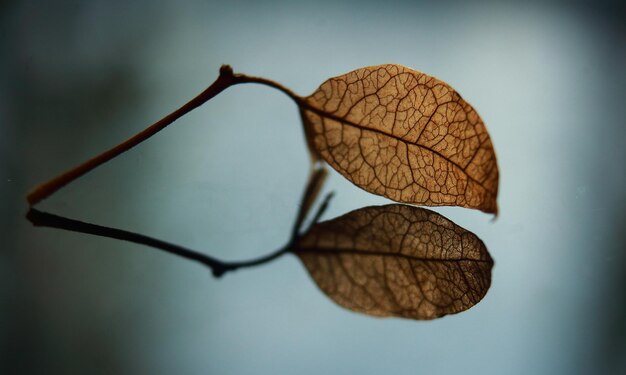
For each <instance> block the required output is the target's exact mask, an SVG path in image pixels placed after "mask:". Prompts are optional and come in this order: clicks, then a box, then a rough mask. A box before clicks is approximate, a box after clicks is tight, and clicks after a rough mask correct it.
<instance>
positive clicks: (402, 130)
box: [301, 64, 498, 213]
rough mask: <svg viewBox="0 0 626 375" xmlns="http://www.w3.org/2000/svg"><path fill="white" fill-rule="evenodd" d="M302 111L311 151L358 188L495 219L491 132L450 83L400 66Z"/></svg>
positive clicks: (354, 77)
mask: <svg viewBox="0 0 626 375" xmlns="http://www.w3.org/2000/svg"><path fill="white" fill-rule="evenodd" d="M301 112H302V115H303V116H302V117H303V121H304V126H305V132H306V134H307V138H308V142H309V146H310V147H311V148H312V150H311V152H312V153H313V154H314V157H321V158H323V159H324V160H326V162H328V163H329V164H330V165H331V166H332V167H333V168H335V169H336V170H337V171H339V172H340V173H341V174H342V175H344V176H345V177H346V178H348V179H349V180H350V181H352V182H353V183H354V184H356V185H358V186H359V187H361V188H363V189H365V190H367V191H369V192H371V193H374V194H379V195H383V196H385V197H387V198H390V199H393V200H395V201H398V202H406V203H413V204H420V205H427V206H462V207H470V208H477V209H480V210H482V211H485V212H489V213H497V210H498V208H497V203H496V197H497V195H498V167H497V164H496V156H495V153H494V150H493V146H492V144H491V139H490V138H489V134H488V133H487V129H486V128H485V125H484V124H483V122H482V120H481V119H480V117H479V116H478V114H477V113H476V111H475V110H474V109H473V108H472V106H470V105H469V104H468V103H467V102H466V101H465V100H463V99H462V98H461V96H460V95H459V94H458V93H457V92H456V91H454V89H453V88H452V87H450V86H449V85H448V84H447V83H445V82H443V81H440V80H438V79H436V78H434V77H431V76H429V75H426V74H424V73H420V72H418V71H415V70H412V69H409V68H406V67H403V66H401V65H395V64H388V65H379V66H371V67H366V68H361V69H357V70H354V71H352V72H350V73H347V74H344V75H342V76H338V77H334V78H331V79H329V80H327V81H326V82H324V83H323V84H322V85H321V86H320V87H319V88H318V89H317V91H315V92H314V93H313V94H312V95H311V96H309V97H307V98H305V100H304V104H302V105H301Z"/></svg>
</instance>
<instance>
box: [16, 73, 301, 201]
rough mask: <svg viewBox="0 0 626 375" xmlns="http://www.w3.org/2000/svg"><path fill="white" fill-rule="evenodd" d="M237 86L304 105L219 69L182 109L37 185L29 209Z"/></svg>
mask: <svg viewBox="0 0 626 375" xmlns="http://www.w3.org/2000/svg"><path fill="white" fill-rule="evenodd" d="M241 83H258V84H262V85H266V86H270V87H273V88H275V89H277V90H279V91H281V92H283V93H285V94H286V95H287V96H289V97H290V98H291V99H292V100H293V101H294V102H296V104H298V105H302V104H303V103H304V100H303V99H302V98H301V97H299V96H298V95H296V94H295V93H294V92H293V91H291V90H290V89H288V88H286V87H284V86H282V85H280V84H279V83H276V82H274V81H271V80H268V79H265V78H260V77H251V76H247V75H245V74H234V73H233V70H232V68H231V67H230V66H228V65H222V67H221V68H220V74H219V76H218V77H217V80H215V82H213V83H212V84H211V85H210V86H209V87H208V88H207V89H206V90H204V91H203V92H201V93H200V94H199V95H198V96H196V97H195V98H193V99H191V100H190V101H189V102H187V103H186V104H184V105H183V106H182V107H180V108H178V109H177V110H175V111H174V112H172V113H170V114H169V115H167V116H165V117H163V118H162V119H161V120H159V121H157V122H155V123H154V124H152V125H150V126H149V127H147V128H146V129H144V130H143V131H141V132H139V133H137V134H136V135H134V136H133V137H131V138H129V139H127V140H126V141H124V142H122V143H120V144H118V145H117V146H115V147H113V148H111V149H109V150H107V151H105V152H103V153H101V154H99V155H97V156H95V157H93V158H91V159H89V160H87V161H86V162H84V163H82V164H80V165H78V166H76V167H74V168H72V169H70V170H68V171H66V172H65V173H62V174H60V175H58V176H57V177H54V178H53V179H51V180H49V181H47V182H45V183H43V184H41V185H38V186H36V187H35V188H34V189H33V190H32V191H31V192H30V193H29V194H28V195H27V197H26V199H27V201H28V204H29V206H31V207H32V206H34V205H35V204H37V203H38V202H41V201H42V200H44V199H46V198H47V197H49V196H50V195H52V194H54V192H56V191H57V190H59V189H61V188H62V187H63V186H65V185H67V184H69V183H70V182H72V181H74V180H76V179H77V178H79V177H80V176H82V175H84V174H86V173H87V172H89V171H91V170H93V169H94V168H96V167H98V166H100V165H102V164H104V163H106V162H108V161H109V160H111V159H113V158H115V157H116V156H118V155H120V154H122V153H124V152H126V151H128V150H130V149H131V148H133V147H135V146H137V145H138V144H140V143H141V142H143V141H145V140H146V139H148V138H150V137H152V136H153V135H155V134H156V133H158V132H159V131H161V130H163V129H164V128H165V127H167V126H168V125H170V124H171V123H173V122H174V121H176V120H177V119H179V118H181V117H182V116H184V115H185V114H187V113H189V112H191V111H192V110H194V109H196V108H198V107H199V106H201V105H202V104H204V103H206V102H207V101H209V100H210V99H211V98H213V97H215V96H216V95H218V94H219V93H221V92H222V91H224V90H226V89H227V88H229V87H230V86H233V85H237V84H241Z"/></svg>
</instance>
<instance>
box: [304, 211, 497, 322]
mask: <svg viewBox="0 0 626 375" xmlns="http://www.w3.org/2000/svg"><path fill="white" fill-rule="evenodd" d="M294 252H295V253H296V255H297V256H298V257H299V258H300V259H301V260H302V262H303V263H304V265H305V267H306V268H307V270H308V271H309V272H310V274H311V276H312V277H313V279H314V280H315V282H316V283H317V285H318V286H319V287H320V289H321V290H322V291H323V292H324V293H326V294H327V295H328V296H329V297H330V298H331V299H333V300H334V301H335V302H337V303H338V304H339V305H341V306H343V307H346V308H348V309H351V310H354V311H358V312H362V313H366V314H369V315H374V316H397V317H403V318H412V319H434V318H438V317H441V316H443V315H446V314H454V313H458V312H460V311H463V310H467V309H469V308H470V307H472V306H473V305H475V304H476V303H478V302H479V301H480V300H481V299H482V298H483V296H484V295H485V293H487V290H488V289H489V286H490V284H491V268H492V266H493V260H492V259H491V257H490V256H489V253H488V252H487V249H486V248H485V245H484V244H483V242H482V241H481V240H480V239H479V238H478V237H476V235H474V234H473V233H471V232H468V231H467V230H465V229H463V228H461V227H459V226H458V225H456V224H454V223H453V222H451V221H450V220H448V219H446V218H445V217H443V216H441V215H439V214H437V213H435V212H433V211H430V210H427V209H424V208H418V207H413V206H406V205H399V204H392V205H386V206H372V207H365V208H361V209H359V210H356V211H352V212H350V213H348V214H346V215H344V216H341V217H339V218H336V219H333V220H330V221H326V222H322V223H319V224H316V225H314V226H313V227H312V228H311V230H310V231H309V232H308V233H306V234H305V235H303V236H302V237H301V238H300V239H299V240H298V241H297V243H296V244H295V250H294Z"/></svg>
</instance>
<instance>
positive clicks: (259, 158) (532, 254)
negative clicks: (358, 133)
mask: <svg viewBox="0 0 626 375" xmlns="http://www.w3.org/2000/svg"><path fill="white" fill-rule="evenodd" d="M625 19H626V17H625V15H624V12H623V9H622V8H620V2H619V1H615V2H598V1H595V2H589V3H586V2H576V1H574V2H539V1H537V2H532V1H531V2H527V1H526V2H519V3H512V2H499V1H493V2H488V1H487V2H463V1H459V2H450V1H442V2H437V3H435V2H433V3H430V2H428V3H420V2H411V1H406V2H396V1H370V2H368V1H354V2H340V1H311V2H296V1H284V2H279V1H272V2H260V1H259V2H256V1H249V2H241V1H224V2H218V1H199V0H198V1H172V2H169V3H166V2H159V1H156V2H155V1H147V0H137V1H124V2H121V1H120V2H116V1H108V0H106V1H105V0H96V1H84V2H81V1H69V0H66V1H48V2H46V1H3V2H2V3H0V155H1V161H0V168H1V169H0V193H1V200H0V204H1V205H2V206H1V207H0V209H1V212H2V215H0V224H1V225H0V228H1V229H0V231H1V232H0V235H1V236H2V245H1V246H2V250H1V251H0V353H1V354H0V355H1V357H0V366H1V367H0V372H1V373H5V374H17V373H20V374H26V373H33V374H172V373H179V374H206V373H214V374H352V373H359V374H421V373H423V374H433V375H434V374H450V373H467V374H592V373H593V374H623V373H626V320H625V319H626V295H625V293H624V290H625V288H626V269H625V268H626V245H625V244H626V235H625V234H624V229H625V228H626V199H625V198H626V167H625V162H626V151H625V148H624V140H625V139H626V124H625V120H624V119H625V118H626V109H625V108H626V105H625V104H626V74H625V73H624V67H625V66H626V31H625V30H626V28H625V21H624V20H625ZM223 63H229V64H232V66H233V67H234V69H235V71H238V72H245V73H247V74H252V75H259V76H263V77H267V78H271V79H274V80H276V81H278V82H281V83H283V84H284V85H286V86H288V87H290V88H292V89H293V90H294V91H295V92H297V93H300V94H302V95H308V94H309V93H311V92H312V91H313V90H314V89H315V88H316V87H317V86H318V85H319V84H320V83H321V82H323V81H324V80H325V79H326V78H328V77H331V76H335V75H339V74H342V73H345V72H347V71H349V70H352V69H355V68H358V67H362V66H367V65H374V64H381V63H399V64H403V65H406V66H409V67H412V68H415V69H417V70H421V71H424V72H426V73H428V74H431V75H435V76H437V77H439V78H441V79H444V80H445V81H447V82H449V83H450V84H451V85H452V86H453V87H455V88H456V89H457V90H459V92H460V93H461V94H462V95H463V96H464V97H465V98H466V99H467V100H468V101H469V102H470V103H472V105H473V106H474V107H475V108H476V109H477V110H478V112H479V113H480V114H481V116H482V117H483V119H484V121H485V123H486V124H487V127H488V129H489V131H490V134H491V136H492V139H493V142H494V144H495V148H496V151H497V155H498V161H499V166H500V170H501V183H500V196H499V204H500V212H501V214H500V216H499V217H498V219H497V220H496V221H492V220H491V217H490V216H489V215H485V214H483V213H480V212H478V211H474V210H468V209H462V208H442V209H437V211H439V212H442V213H443V214H444V215H446V216H447V217H448V218H450V219H451V220H453V221H455V222H456V223H458V224H459V225H461V226H463V227H465V228H467V229H469V230H471V231H473V232H475V233H476V234H478V235H479V236H480V237H481V238H482V239H483V240H484V242H485V243H486V244H487V246H488V248H489V250H490V251H491V254H492V256H493V258H494V259H495V261H496V266H495V269H494V273H493V285H492V287H491V289H490V291H489V292H488V294H487V296H486V297H485V299H484V300H483V301H482V302H481V303H480V304H478V305H477V306H475V307H474V308H472V309H470V310H469V311H467V312H464V313H461V314H458V315H454V316H447V317H444V318H442V319H439V320H436V321H430V322H416V321H409V320H401V319H375V318H370V317H367V316H364V315H358V314H355V313H352V312H350V311H347V310H344V309H342V308H340V307H338V306H336V305H335V304H333V303H332V302H331V301H330V300H329V299H327V298H326V297H325V296H324V295H323V294H322V293H321V292H319V291H318V290H317V288H316V286H315V285H314V283H313V282H312V281H311V280H310V278H309V276H308V275H307V273H306V271H305V270H304V268H303V267H302V265H301V264H300V263H299V261H298V260H297V259H296V258H295V257H293V256H285V257H283V258H281V259H279V260H277V261H275V262H273V263H271V264H268V265H265V266H263V267H258V268H255V269H249V270H241V271H238V272H236V273H234V274H229V275H226V277H224V278H223V279H220V280H215V279H213V278H212V277H211V276H210V274H209V272H208V271H207V270H206V269H205V268H203V267H201V266H199V265H196V264H194V263H191V262H189V261H185V260H183V259H179V258H176V257H174V256H171V255H168V254H164V253H161V252H159V251H156V250H153V249H149V248H145V247H141V246H138V245H133V244H126V243H120V242H117V241H114V240H110V239H103V238H95V237H91V236H87V235H80V234H76V233H68V232H61V231H58V230H52V229H46V228H33V227H31V226H30V225H29V224H28V223H27V222H26V220H25V219H24V216H23V215H24V213H25V212H26V210H27V207H26V204H25V200H24V195H25V193H26V192H27V191H28V189H30V188H31V187H32V186H33V185H35V184H36V183H39V182H41V181H43V180H46V179H48V178H50V177H52V176H54V175H55V174H57V173H59V172H61V171H63V170H65V169H67V168H68V167H70V166H73V165H75V164H76V163H78V162H81V161H83V160H85V159H86V158H88V157H90V156H92V155H94V154H96V153H99V152H101V151H103V150H104V149H106V148H108V147H110V146H112V145H114V144H116V143H118V142H119V141H121V140H123V139H125V138H127V137H128V136H130V135H132V134H134V133H136V132H137V131H139V130H141V129H143V128H144V127H145V126H146V125H148V124H150V123H151V122H153V121H155V120H157V119H159V118H160V117H161V116H163V115H165V114H167V113H168V112H169V111H171V110H173V109H175V108H176V107H178V106H179V105H181V104H182V103H184V102H185V101H186V100H188V99H189V98H191V97H192V96H194V95H195V94H196V93H198V92H200V91H201V90H202V89H204V88H205V87H206V86H207V85H208V84H209V83H211V82H212V81H213V79H214V78H215V77H216V76H217V71H218V69H219V66H220V65H221V64H223ZM307 163H308V155H307V152H306V147H305V142H304V139H303V135H302V131H301V126H300V119H299V116H298V112H297V109H296V108H295V106H294V105H293V103H292V102H291V101H290V100H289V99H288V98H286V97H285V96H284V95H282V94H281V93H279V92H277V91H275V90H272V89H270V88H267V87H261V86H254V85H245V86H237V87H233V88H231V89H229V90H227V91H226V92H224V93H223V94H221V95H220V96H218V97H216V98H215V99H214V100H212V101H211V102H209V103H207V104H206V105H204V106H203V107H201V108H200V109H198V110H196V111H194V112H193V113H191V114H189V115H188V116H186V117H184V118H183V119H181V120H180V121H179V122H177V123H176V124H175V125H173V126H171V127H170V128H167V129H166V130H165V131H163V132H162V133H159V134H158V135H157V136H155V137H154V138H152V139H150V140H149V141H147V142H145V143H144V144H142V145H141V146H139V147H138V148H136V149H134V150H132V151H131V152H129V153H127V154H125V155H123V156H121V157H119V158H118V159H115V160H114V161H112V162H110V163H108V164H107V165H104V166H102V167H101V168H99V169H97V170H95V171H93V172H92V173H90V174H88V175H87V176H85V177H84V178H82V179H80V180H78V181H76V182H75V183H74V184H72V185H70V186H68V187H67V188H65V189H63V190H61V191H60V192H59V193H58V194H57V195H55V196H53V197H52V198H50V199H49V200H47V201H45V202H44V203H43V204H42V205H41V206H40V208H41V209H43V210H47V211H51V212H54V213H57V214H63V215H67V216H70V217H74V218H79V219H83V220H87V221H92V222H96V223H100V224H104V225H112V226H116V227H121V228H125V229H129V230H134V231H138V232H141V233H145V234H148V235H152V236H155V237H158V238H161V239H164V240H167V241H171V242H175V243H178V244H180V245H184V246H187V247H191V248H194V249H199V250H202V251H205V252H207V253H208V254H211V255H214V256H217V257H221V258H224V259H233V260H235V259H246V258H251V257H255V256H259V255H262V254H265V253H268V252H270V251H272V250H274V249H276V248H278V247H280V246H281V245H282V244H283V243H284V241H286V239H287V236H288V233H289V229H290V225H291V222H292V220H293V217H294V214H295V211H296V209H297V206H298V200H299V197H300V193H301V190H302V187H303V184H304V182H305V179H306V174H307V168H308V165H307ZM326 189H327V190H334V191H336V198H335V200H334V201H333V203H332V205H331V207H330V209H329V210H328V212H327V214H326V216H325V217H327V218H329V217H334V216H337V215H339V214H342V213H345V212H347V211H349V210H352V209H355V208H358V207H362V206H365V205H370V204H382V203H385V202H387V201H386V200H385V199H383V198H380V197H375V196H373V195H370V194H368V193H366V192H364V191H361V190H359V189H357V188H356V187H354V186H353V185H351V184H350V183H349V182H346V181H345V180H344V179H343V178H341V177H340V176H339V175H337V174H335V173H333V174H332V175H331V178H330V180H329V181H328V183H327V185H326Z"/></svg>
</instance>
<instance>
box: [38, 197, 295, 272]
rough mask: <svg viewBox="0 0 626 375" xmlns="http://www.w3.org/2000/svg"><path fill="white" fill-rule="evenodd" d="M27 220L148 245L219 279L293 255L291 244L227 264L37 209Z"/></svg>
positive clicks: (130, 233)
mask: <svg viewBox="0 0 626 375" xmlns="http://www.w3.org/2000/svg"><path fill="white" fill-rule="evenodd" d="M26 217H27V219H28V220H30V222H31V223H33V225H35V226H42V227H51V228H57V229H65V230H69V231H72V232H79V233H86V234H93V235H96V236H100V237H108V238H115V239H118V240H122V241H128V242H134V243H137V244H141V245H147V246H150V247H153V248H156V249H160V250H163V251H165V252H168V253H170V254H174V255H178V256H180V257H183V258H185V259H189V260H193V261H196V262H199V263H201V264H203V265H205V266H207V267H209V268H210V269H211V271H212V273H213V275H214V276H215V277H220V276H222V275H223V274H225V273H226V272H229V271H234V270H236V269H238V268H244V267H252V266H258V265H260V264H263V263H267V262H269V261H271V260H274V259H276V258H278V257H280V256H281V255H283V254H285V253H286V252H288V251H289V248H290V247H291V243H289V244H287V245H286V246H284V247H282V248H280V249H278V250H277V251H275V252H273V253H271V254H269V255H266V256H264V257H261V258H258V259H253V260H249V261H243V262H225V261H221V260H219V259H216V258H213V257H211V256H208V255H206V254H203V253H200V252H198V251H194V250H191V249H187V248H185V247H182V246H178V245H174V244H172V243H169V242H165V241H161V240H158V239H156V238H153V237H149V236H146V235H143V234H139V233H134V232H130V231H126V230H123V229H117V228H111V227H105V226H102V225H96V224H91V223H86V222H84V221H79V220H74V219H70V218H66V217H62V216H58V215H53V214H50V213H47V212H42V211H39V210H37V209H34V208H31V209H30V210H29V211H28V213H27V214H26Z"/></svg>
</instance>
